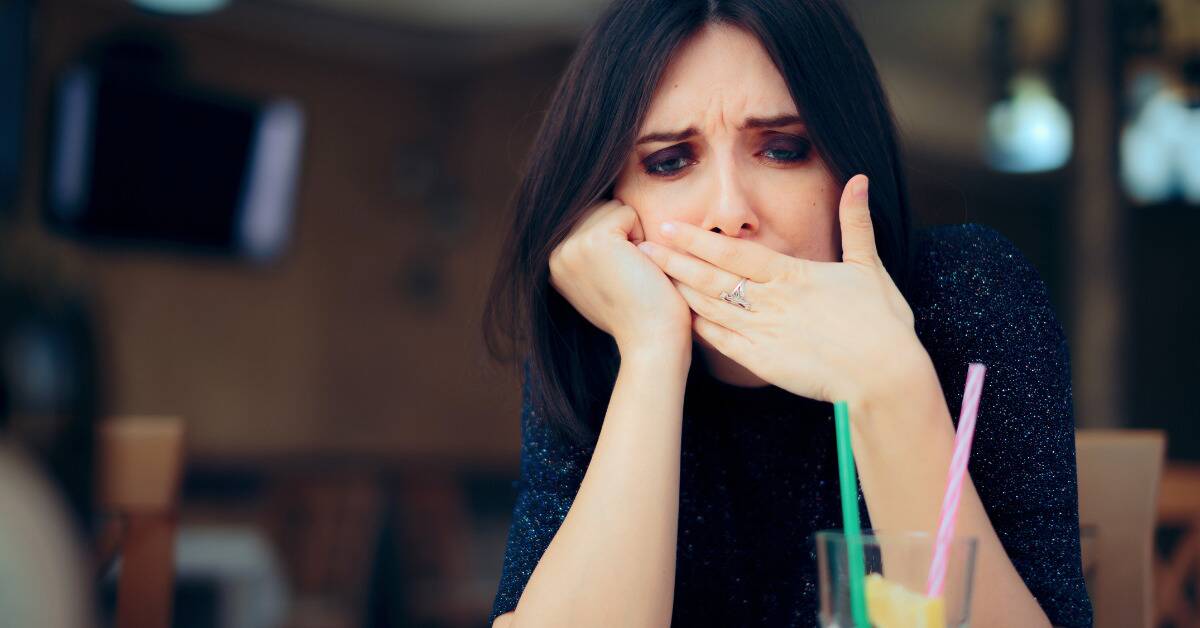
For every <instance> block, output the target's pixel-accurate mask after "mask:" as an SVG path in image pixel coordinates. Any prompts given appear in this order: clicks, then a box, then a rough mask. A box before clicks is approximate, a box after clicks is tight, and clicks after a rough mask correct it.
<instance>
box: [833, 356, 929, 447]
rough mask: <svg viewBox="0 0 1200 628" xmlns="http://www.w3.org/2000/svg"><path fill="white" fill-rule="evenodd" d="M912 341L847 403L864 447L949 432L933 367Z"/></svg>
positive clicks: (927, 357)
mask: <svg viewBox="0 0 1200 628" xmlns="http://www.w3.org/2000/svg"><path fill="white" fill-rule="evenodd" d="M914 344H915V346H911V347H907V348H905V349H903V350H901V351H899V352H898V353H897V354H895V355H894V356H893V359H891V360H889V361H888V364H889V368H887V369H883V370H880V371H877V373H878V378H877V379H876V380H875V381H873V382H872V383H871V385H870V386H868V387H866V388H864V390H863V391H862V395H861V397H860V398H859V399H857V400H854V401H852V403H851V414H850V416H851V424H852V427H853V430H854V432H855V433H856V438H855V440H856V441H858V442H861V443H862V444H863V445H864V446H866V447H867V448H872V447H873V446H874V445H876V444H880V445H881V446H887V445H886V444H887V443H895V442H896V438H898V437H899V438H902V439H903V440H907V439H910V438H913V437H916V438H925V437H932V436H934V435H937V434H939V432H942V431H946V430H949V431H950V432H953V429H952V428H951V427H950V423H949V421H948V420H947V419H948V417H949V413H948V409H947V408H946V401H945V396H944V395H943V393H942V387H941V383H940V382H939V381H938V375H937V370H936V369H935V368H934V366H933V361H932V360H931V359H930V357H929V354H928V353H927V352H926V351H925V349H924V347H922V346H921V345H920V343H919V342H914Z"/></svg>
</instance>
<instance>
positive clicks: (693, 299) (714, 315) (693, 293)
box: [674, 281, 753, 330]
mask: <svg viewBox="0 0 1200 628" xmlns="http://www.w3.org/2000/svg"><path fill="white" fill-rule="evenodd" d="M674 283H675V289H676V290H678V291H679V294H680V296H682V297H683V300H684V301H686V302H687V304H688V307H689V308H691V309H692V311H693V312H695V313H697V314H699V315H700V316H703V317H704V318H707V319H708V320H710V321H712V322H714V323H717V324H719V325H721V326H722V327H726V328H729V329H735V330H736V329H746V328H747V327H748V326H749V325H750V317H751V316H752V315H753V314H752V313H751V312H749V311H747V310H743V309H742V308H740V307H738V306H736V305H733V304H732V303H726V302H724V301H722V300H720V299H713V298H711V297H708V296H706V295H704V294H703V293H701V292H699V291H697V290H694V289H692V288H689V287H688V286H685V285H683V284H681V283H679V282H678V281H676V282H674Z"/></svg>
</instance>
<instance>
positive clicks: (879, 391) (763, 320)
mask: <svg viewBox="0 0 1200 628" xmlns="http://www.w3.org/2000/svg"><path fill="white" fill-rule="evenodd" d="M838 214H839V222H840V224H841V239H842V261H841V262H815V261H811V260H805V259H799V258H795V257H791V256H788V255H785V254H783V253H779V252H776V251H774V250H772V249H770V248H768V247H766V246H763V245H761V244H758V243H755V242H750V241H747V240H742V239H739V238H733V237H729V236H725V235H721V234H717V233H713V232H710V231H705V230H703V229H700V228H699V227H696V226H694V225H689V224H685V223H670V224H669V225H668V224H664V225H663V227H662V229H661V231H662V233H663V234H664V235H665V236H666V237H668V238H669V239H670V241H671V242H670V243H671V246H670V247H664V246H657V245H654V244H650V245H649V246H646V245H645V244H643V245H641V248H642V250H643V251H644V252H645V253H646V254H647V255H648V256H649V257H650V258H651V259H653V260H654V262H655V263H656V264H658V266H659V267H660V268H662V269H663V271H664V272H665V273H666V274H667V275H668V276H670V277H671V278H672V280H673V281H674V283H675V286H676V288H677V289H678V290H679V292H680V294H681V295H683V298H684V300H686V301H687V303H688V305H689V306H690V307H691V309H692V311H693V312H695V316H693V319H694V320H693V325H692V326H693V328H694V330H695V331H696V333H697V335H699V336H700V337H701V338H703V339H704V340H706V341H708V342H709V343H710V344H712V345H713V347H715V348H716V349H717V350H718V351H720V352H721V353H723V354H724V355H726V356H728V357H729V358H731V359H732V360H734V361H735V362H737V363H739V364H741V365H742V366H744V367H745V368H746V369H747V370H749V371H750V372H752V373H754V374H755V375H757V376H758V377H760V378H762V379H763V380H765V381H767V382H768V383H771V384H774V385H776V386H778V387H780V388H784V389H786V390H788V391H791V392H792V393H795V394H797V395H801V396H804V397H809V398H813V399H820V400H823V401H837V400H845V401H848V402H850V403H851V405H852V406H856V405H857V406H861V405H862V404H865V403H869V402H870V401H874V400H877V399H879V398H880V397H881V396H884V395H888V394H892V393H897V392H900V391H899V390H898V389H897V387H898V386H903V384H902V383H900V382H901V380H902V379H903V378H902V377H900V376H901V375H903V374H905V373H906V372H908V371H911V367H912V366H913V365H914V364H918V363H916V362H914V360H915V359H916V360H920V359H923V360H924V361H926V362H927V361H928V354H926V353H925V350H924V348H923V347H922V346H921V344H920V341H919V340H917V336H916V334H915V332H914V331H913V314H912V310H911V308H909V306H908V303H907V302H906V301H905V300H904V297H903V296H902V295H901V294H900V291H899V289H897V288H896V284H895V283H894V282H893V281H892V279H891V277H890V276H889V275H888V273H887V271H886V270H885V269H884V267H883V263H882V262H881V261H880V259H879V255H878V253H877V251H876V248H875V235H874V231H873V230H872V225H871V213H870V210H869V208H868V202H867V177H866V176H864V175H857V176H855V177H853V178H851V179H850V181H849V182H847V184H846V187H845V189H843V191H842V198H841V202H840V205H839V209H838ZM672 225H673V228H672ZM743 277H745V278H746V279H747V281H746V285H745V287H744V289H743V290H744V295H745V299H746V301H748V302H749V303H750V307H751V310H745V309H742V308H741V307H739V306H736V305H733V304H731V303H727V302H725V301H723V300H721V298H720V295H721V293H722V292H725V291H730V292H732V291H733V289H734V286H735V285H736V284H737V282H738V281H739V280H741V279H742V278H743Z"/></svg>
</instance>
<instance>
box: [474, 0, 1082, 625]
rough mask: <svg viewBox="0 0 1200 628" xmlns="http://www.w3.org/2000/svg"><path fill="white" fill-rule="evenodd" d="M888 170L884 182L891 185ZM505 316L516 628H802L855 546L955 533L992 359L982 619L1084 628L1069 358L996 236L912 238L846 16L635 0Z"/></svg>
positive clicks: (575, 105)
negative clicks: (844, 430) (822, 579)
mask: <svg viewBox="0 0 1200 628" xmlns="http://www.w3.org/2000/svg"><path fill="white" fill-rule="evenodd" d="M868 181H869V189H870V191H869V192H868ZM515 210H516V216H515V222H514V227H513V231H512V233H511V234H510V238H509V242H508V244H507V246H506V248H505V250H504V256H503V258H502V260H501V264H500V266H499V267H498V272H497V275H496V280H495V283H494V284H493V292H492V295H491V302H490V304H489V312H488V316H489V320H490V323H491V325H492V326H491V327H490V328H489V331H490V334H489V339H490V341H491V342H492V347H493V350H494V351H496V352H497V353H504V351H503V349H502V347H501V346H500V345H501V343H500V342H499V340H498V338H499V337H501V336H503V335H504V334H507V335H508V337H509V338H511V339H513V340H515V341H517V345H516V347H515V348H516V349H517V351H518V353H517V355H521V356H522V357H523V358H524V360H523V362H524V363H525V386H524V405H523V416H522V437H523V444H522V449H523V453H522V471H521V482H520V487H519V489H520V490H519V495H518V498H517V504H516V509H515V512H514V515H513V523H512V529H511V531H510V535H509V542H508V551H507V554H506V558H505V564H504V571H503V575H502V578H501V583H500V590H499V592H498V595H497V597H496V603H495V608H494V610H493V614H492V617H493V618H494V619H495V625H496V626H519V627H521V628H528V627H535V626H667V625H674V626H698V625H715V626H807V625H813V624H815V623H816V584H815V582H816V577H815V571H816V566H815V560H814V556H813V554H814V548H813V542H812V534H813V532H815V531H816V530H819V529H823V528H837V527H840V526H841V516H840V514H839V511H838V508H839V507H838V493H837V473H836V461H835V455H834V449H833V428H832V424H831V421H830V418H829V416H830V406H829V402H832V401H834V400H846V401H848V402H849V404H850V408H851V417H852V423H853V426H852V431H853V445H854V448H855V452H856V455H857V463H858V466H859V477H860V480H861V496H862V498H863V499H862V503H861V508H862V516H863V517H866V518H869V521H870V523H871V525H872V526H873V527H875V528H877V529H892V530H932V528H933V527H934V525H935V521H936V519H937V516H938V510H939V507H940V503H941V492H942V489H943V485H944V482H945V475H946V470H947V468H948V466H949V461H950V456H951V450H952V445H953V437H954V422H953V419H952V415H951V412H950V410H951V408H954V409H957V408H958V406H959V404H960V402H961V393H960V392H959V391H961V389H962V382H963V377H964V375H965V372H966V366H967V363H968V362H971V361H980V362H983V363H985V364H987V365H988V366H989V378H988V382H987V386H986V390H985V392H984V396H983V400H982V410H981V413H980V417H979V420H978V428H977V433H976V436H975V451H974V454H973V456H972V464H971V466H970V473H971V478H970V479H971V483H969V484H968V485H967V486H966V487H965V489H964V494H963V498H962V501H961V505H960V513H959V523H958V530H959V532H960V533H961V534H963V535H969V536H974V537H976V538H978V539H979V560H978V564H977V570H976V581H975V582H976V586H975V594H974V598H973V603H972V620H973V621H972V625H975V626H1042V625H1049V624H1050V623H1051V622H1052V623H1053V624H1055V625H1063V626H1084V625H1090V623H1091V607H1090V603H1089V601H1088V598H1087V594H1086V592H1085V589H1084V585H1083V580H1082V576H1081V573H1080V560H1079V540H1078V539H1079V537H1078V532H1079V530H1078V512H1077V501H1076V500H1077V497H1076V486H1075V459H1074V448H1073V425H1072V422H1073V419H1072V407H1071V396H1070V377H1069V366H1068V358H1067V352H1066V348H1065V343H1064V340H1063V336H1062V333H1061V330H1060V329H1059V327H1058V324H1057V322H1056V321H1055V319H1054V316H1053V313H1052V311H1051V308H1050V307H1049V305H1048V303H1047V300H1046V295H1045V289H1044V287H1043V286H1042V284H1041V282H1040V280H1039V279H1038V277H1037V274H1036V272H1035V271H1034V270H1033V269H1032V268H1031V267H1030V266H1029V264H1028V263H1027V262H1026V261H1024V259H1023V258H1022V257H1021V256H1020V254H1019V253H1018V252H1017V251H1016V250H1015V249H1014V248H1013V247H1012V246H1011V245H1010V244H1008V243H1007V242H1006V241H1004V240H1003V239H1002V238H1001V237H1000V236H998V235H997V234H995V233H994V232H992V231H990V230H987V229H985V228H982V227H976V226H964V227H950V228H941V229H937V230H932V231H926V232H921V233H919V234H917V235H916V236H914V237H912V238H910V237H909V207H908V203H907V199H906V191H905V183H904V179H903V176H902V166H901V162H900V156H899V151H898V148H897V144H896V140H895V132H894V129H893V123H892V119H891V114H890V112H889V109H888V105H887V102H886V97H885V95H884V93H883V91H882V89H881V87H880V85H879V81H878V77H877V75H876V72H875V69H874V65H873V63H872V61H871V59H870V56H869V55H868V53H867V51H866V49H865V47H864V45H863V43H862V40H861V38H860V36H859V35H858V33H857V31H856V30H855V28H854V26H853V25H852V23H851V22H850V20H849V19H848V17H847V16H846V15H845V13H844V11H843V10H842V9H841V8H840V7H839V6H838V5H837V4H836V2H835V0H803V1H800V0H619V1H618V2H616V3H615V4H614V5H613V6H612V7H611V8H610V9H609V10H608V11H607V12H606V13H605V14H604V15H603V16H602V17H601V19H600V20H599V21H598V23H597V24H596V25H595V26H594V27H593V29H592V30H591V31H590V32H589V34H588V35H587V36H586V37H585V39H584V41H583V43H582V45H581V46H580V48H579V50H578V52H577V53H576V55H575V57H574V59H573V61H572V62H571V64H570V66H569V68H568V69H567V71H566V75H565V77H564V78H563V80H562V82H561V84H560V86H559V88H558V91H557V92H556V94H555V96H554V98H553V101H552V103H551V105H550V108H549V110H548V111H547V114H546V119H545V122H544V124H543V126H542V129H541V131H540V133H539V134H538V136H537V138H536V140H535V143H534V149H533V153H532V156H531V160H530V163H529V167H528V172H527V174H526V176H525V178H524V181H523V183H522V185H521V188H520V190H519V193H518V196H517V198H516V203H515Z"/></svg>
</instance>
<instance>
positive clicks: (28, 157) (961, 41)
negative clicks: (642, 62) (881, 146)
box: [0, 0, 1200, 628]
mask: <svg viewBox="0 0 1200 628" xmlns="http://www.w3.org/2000/svg"><path fill="white" fill-rule="evenodd" d="M603 4H604V2H603V1H602V0H509V1H507V2H503V3H500V2H489V1H486V0H441V1H439V2H436V3H430V2H423V1H420V0H0V445H2V446H0V462H3V461H4V460H5V459H6V458H7V459H8V462H3V463H2V464H0V512H3V513H4V515H3V516H0V519H4V521H3V522H0V605H3V607H4V608H0V614H3V615H4V616H5V617H6V618H7V619H0V626H37V625H46V626H50V625H54V626H71V625H86V622H95V625H100V626H107V625H115V626H118V627H119V628H121V627H124V626H142V625H145V626H149V625H153V624H152V623H145V624H143V623H138V622H140V621H148V622H153V621H155V619H154V618H155V617H159V618H169V619H167V620H164V621H167V622H168V623H169V625H173V626H177V627H218V626H220V627H226V626H228V627H235V628H236V627H247V628H249V627H274V626H289V627H309V626H321V627H326V626H328V627H358V626H364V627H399V626H420V627H443V626H444V627H459V626H463V627H466V626H471V627H475V626H484V625H486V618H487V614H488V611H489V610H490V607H491V603H492V598H493V595H494V593H495V589H496V584H497V582H498V579H499V574H500V568H501V564H502V558H503V549H504V543H505V535H506V533H507V530H508V524H509V517H510V514H511V508H512V503H513V498H514V496H515V486H514V481H515V479H516V477H517V474H518V470H519V469H518V456H519V446H520V434H519V423H518V418H519V401H520V400H519V381H518V380H517V379H516V378H515V377H514V373H513V371H511V370H509V369H506V368H505V367H502V366H497V365H494V364H492V363H491V362H490V361H489V359H488V357H487V355H486V353H485V352H484V349H483V345H482V342H481V340H480V334H479V332H478V327H479V319H480V313H481V309H482V304H483V297H484V294H485V288H486V285H487V280H488V279H489V273H490V271H491V269H492V267H493V264H494V260H495V259H496V256H497V254H498V251H499V246H500V243H501V242H500V239H501V236H502V233H503V230H504V226H505V224H506V223H505V219H506V216H507V210H508V201H509V198H510V195H511V194H512V192H513V191H514V188H515V185H516V182H517V177H518V175H519V171H520V168H521V163H522V160H523V157H524V155H525V152H526V150H527V149H528V147H529V143H530V141H531V138H532V135H533V133H534V131H535V130H536V128H537V125H538V124H539V122H540V112H541V111H542V110H543V108H544V107H545V104H546V102H547V100H548V97H549V95H550V93H551V90H552V88H553V86H554V84H555V81H556V79H557V77H558V75H559V73H560V72H561V71H562V69H563V68H564V66H565V63H566V62H567V60H568V58H569V55H570V54H571V51H572V49H573V47H574V45H575V43H576V41H577V39H578V37H579V35H580V34H581V33H582V31H583V29H584V28H586V26H587V25H588V24H589V23H590V22H591V20H593V19H594V18H595V16H596V15H597V13H598V12H599V10H600V9H601V7H602V6H603ZM848 6H849V8H850V10H851V13H852V14H853V16H854V17H855V19H856V20H857V21H858V23H859V26H860V28H861V29H862V31H863V34H864V36H865V38H866V40H867V43H868V46H869V47H870V49H871V51H872V53H873V55H874V58H875V60H876V63H877V64H878V67H879V69H880V71H881V73H882V76H883V80H884V82H885V86H886V88H887V89H888V91H889V93H890V96H891V99H892V104H893V107H894V109H895V113H896V115H897V118H898V121H899V124H900V129H901V133H902V141H903V142H904V145H905V149H906V151H907V158H908V167H909V170H910V172H909V176H910V182H911V187H912V197H913V201H914V207H915V210H916V212H917V219H918V221H919V222H920V223H921V224H945V223H959V222H978V223H984V224H987V225H990V226H992V227H994V228H995V229H997V230H999V231H1000V232H1001V233H1003V234H1004V235H1005V236H1007V237H1008V238H1009V239H1011V240H1012V241H1014V242H1015V243H1016V244H1017V245H1018V246H1019V247H1020V248H1021V249H1022V250H1023V251H1024V252H1025V254H1026V255H1027V256H1028V257H1029V258H1030V260H1031V261H1032V262H1033V263H1034V265H1035V266H1036V267H1037V268H1038V269H1039V270H1040V271H1041V273H1042V276H1043V278H1044V279H1045V281H1046V283H1047V285H1048V287H1049V290H1050V295H1051V298H1052V300H1053V303H1054V306H1055V307H1056V309H1057V311H1058V314H1059V317H1060V319H1061V321H1062V323H1063V325H1064V327H1065V328H1066V330H1067V333H1068V335H1069V338H1070V342H1071V349H1072V358H1073V368H1074V390H1075V402H1076V419H1077V424H1078V426H1079V427H1080V428H1081V429H1083V428H1086V429H1087V430H1096V431H1097V433H1100V431H1101V430H1106V431H1105V432H1103V433H1106V434H1124V435H1133V436H1138V435H1140V436H1147V435H1149V436H1150V437H1151V438H1152V439H1153V441H1152V442H1153V443H1157V444H1155V445H1153V446H1152V447H1151V449H1152V450H1153V451H1151V453H1150V454H1149V455H1150V457H1151V458H1153V463H1152V465H1151V467H1150V470H1149V471H1147V473H1148V475H1146V476H1145V478H1146V479H1145V481H1144V482H1142V483H1141V484H1138V485H1137V486H1134V487H1133V488H1132V489H1131V490H1132V491H1133V493H1131V494H1132V495H1134V497H1133V498H1131V499H1135V500H1140V501H1137V503H1140V504H1143V505H1144V508H1143V510H1144V511H1145V513H1147V514H1145V517H1143V518H1144V521H1143V522H1142V523H1139V524H1137V525H1138V526H1141V527H1137V529H1136V530H1135V531H1134V533H1133V534H1134V536H1135V537H1136V538H1139V539H1141V538H1145V539H1153V543H1152V544H1151V543H1150V542H1149V541H1147V543H1145V544H1144V545H1145V546H1144V547H1143V546H1142V545H1137V543H1135V546H1136V547H1137V549H1136V551H1135V553H1137V552H1142V551H1143V550H1144V556H1142V554H1138V556H1141V558H1144V561H1143V562H1144V563H1145V564H1144V567H1145V568H1144V569H1141V568H1137V569H1134V568H1133V567H1130V566H1128V565H1124V564H1115V563H1114V564H1111V565H1107V566H1106V565H1105V563H1104V562H1103V560H1104V559H1103V558H1101V559H1097V560H1099V561H1100V562H1099V563H1098V564H1094V562H1089V560H1091V559H1089V554H1090V553H1092V552H1093V551H1094V552H1096V553H1097V554H1098V555H1103V554H1104V551H1109V552H1111V551H1113V550H1115V549H1118V546H1117V545H1115V544H1113V541H1112V540H1113V539H1116V538H1118V537H1119V536H1120V535H1121V534H1125V528H1126V527H1127V526H1132V525H1134V524H1132V523H1129V522H1118V523H1112V524H1105V523H1096V522H1089V521H1085V522H1084V523H1085V529H1084V534H1085V543H1084V550H1085V557H1084V558H1085V566H1086V567H1087V568H1088V574H1089V584H1090V585H1093V586H1097V587H1101V586H1103V585H1101V584H1095V582H1099V581H1101V580H1103V578H1104V577H1105V576H1104V575H1103V574H1105V573H1114V574H1115V573H1117V572H1121V573H1126V572H1128V573H1135V575H1136V577H1137V578H1138V582H1139V583H1141V585H1139V586H1143V587H1144V588H1138V589H1137V591H1138V593H1137V594H1136V595H1135V594H1133V593H1128V595H1129V599H1126V598H1125V597H1122V595H1124V594H1122V593H1120V591H1127V592H1128V591H1132V589H1128V590H1127V589H1117V591H1118V593H1114V594H1108V597H1106V596H1105V594H1103V593H1102V592H1098V591H1097V590H1096V589H1093V596H1094V597H1096V598H1097V612H1098V622H1097V625H1104V621H1105V620H1104V616H1103V614H1102V613H1101V606H1102V605H1104V604H1112V605H1114V606H1117V605H1119V606H1122V607H1137V609H1138V613H1141V614H1140V615H1139V617H1141V619H1140V620H1139V621H1138V623H1141V624H1144V625H1155V626H1197V625H1200V619H1198V618H1200V605H1198V601H1197V590H1198V588H1197V582H1198V579H1197V575H1198V573H1200V421H1198V420H1197V419H1200V410H1197V406H1196V404H1195V402H1194V397H1193V396H1192V393H1193V392H1194V389H1193V388H1192V386H1194V385H1195V383H1194V382H1195V376H1196V375H1197V373H1196V369H1195V368H1194V364H1195V356H1196V355H1200V331H1198V330H1197V327H1196V322H1197V321H1200V282H1198V281H1197V270H1198V268H1200V265H1198V264H1197V262H1196V259H1195V257H1194V255H1195V252H1196V244H1195V243H1196V240H1197V236H1198V235H1200V2H1198V1H1197V0H1106V1H1100V0H1095V1H1092V0H1073V1H1066V0H1005V1H1002V0H907V1H906V2H903V3H896V2H890V1H885V0H848ZM1111 430H1120V431H1119V432H1111ZM1163 443H1165V446H1164V445H1163ZM1164 447H1165V449H1164ZM1155 452H1157V453H1155ZM1164 452H1165V454H1164ZM1114 456H1117V454H1113V455H1109V454H1104V455H1102V456H1100V458H1099V459H1100V460H1102V461H1108V462H1111V461H1113V460H1115V459H1116V458H1115V457H1114ZM1156 456H1157V457H1156ZM1118 457H1119V456H1118ZM1083 463H1084V461H1083V456H1082V454H1081V462H1080V464H1081V482H1084V481H1085V480H1084V479H1082V478H1083V476H1084V475H1085V470H1084V469H1083V468H1082V465H1083ZM5 464H12V465H14V466H12V468H11V469H10V468H9V467H7V466H4V465H5ZM6 469H7V470H6ZM1128 470H1129V469H1128V468H1124V467H1119V466H1118V467H1117V468H1116V471H1115V473H1116V474H1117V476H1129V475H1130V474H1131V473H1130V472H1128ZM1139 477H1140V476H1139ZM1102 486H1104V487H1111V486H1112V484H1103V485H1102ZM1105 490H1109V489H1108V488H1105V489H1104V490H1101V491H1100V494H1101V495H1104V494H1106V493H1105V492H1104V491H1105ZM1114 490H1115V489H1114ZM1084 492H1087V491H1084ZM1111 497H1112V499H1113V500H1115V501H1116V502H1118V503H1122V504H1124V503H1126V502H1124V501H1122V499H1123V498H1120V497H1119V496H1117V495H1115V494H1114V495H1112V496H1111ZM1131 503H1132V502H1131ZM1129 509H1130V510H1133V509H1135V508H1134V506H1132V505H1130V506H1129ZM34 513H36V514H34ZM1086 514H1087V509H1086V508H1085V515H1086ZM51 522H55V523H51ZM1093 524H1095V525H1093ZM1106 525H1108V526H1110V527H1108V528H1106V527H1105V526H1106ZM22 526H24V527H22ZM1135 527H1136V526H1135ZM1106 530H1108V531H1106ZM6 535H7V536H6ZM1098 547H1101V548H1104V551H1101V550H1100V549H1096V548H1098ZM47 548H49V549H47ZM55 548H57V549H55ZM62 548H67V549H62ZM56 552H57V553H56ZM59 554H61V556H59ZM1127 556H1128V555H1127ZM1141 558H1139V559H1132V558H1131V559H1130V560H1132V561H1133V562H1137V560H1141ZM56 561H57V562H56ZM56 565H61V566H62V568H61V569H59V568H58V567H57V566H56ZM1106 570H1107V571H1106ZM127 573H128V574H129V575H128V576H127V575H126V574H127ZM139 573H140V574H143V575H141V576H139V575H138V574H139ZM156 574H157V575H156ZM1095 574H1100V575H1099V576H1095ZM1093 576H1095V577H1093ZM135 578H141V580H137V579H135ZM1097 578H1099V580H1097ZM39 583H41V584H39ZM159 598H161V599H162V600H165V601H162V602H152V600H155V599H159ZM67 600H75V601H73V602H68V601H67ZM130 600H136V603H134V602H131V601H130ZM139 614H140V615H141V617H140V619H139ZM55 622H62V623H55ZM80 622H83V623H80ZM1107 625H1126V626H1132V625H1138V624H1137V623H1121V622H1120V621H1117V622H1116V623H1112V622H1111V621H1110V623H1109V624H1107Z"/></svg>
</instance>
